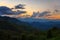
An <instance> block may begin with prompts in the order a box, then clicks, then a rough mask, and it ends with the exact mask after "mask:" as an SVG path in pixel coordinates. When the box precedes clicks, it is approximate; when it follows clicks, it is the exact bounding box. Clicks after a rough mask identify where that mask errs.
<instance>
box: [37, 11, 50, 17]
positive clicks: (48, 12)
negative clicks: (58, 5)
mask: <svg viewBox="0 0 60 40" xmlns="http://www.w3.org/2000/svg"><path fill="white" fill-rule="evenodd" d="M49 15H50V11H43V12H41V13H40V14H39V15H38V16H39V17H43V16H49Z"/></svg>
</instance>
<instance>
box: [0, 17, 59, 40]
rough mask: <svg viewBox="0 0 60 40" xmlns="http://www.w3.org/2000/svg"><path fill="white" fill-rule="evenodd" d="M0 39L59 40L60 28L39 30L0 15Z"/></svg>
mask: <svg viewBox="0 0 60 40" xmlns="http://www.w3.org/2000/svg"><path fill="white" fill-rule="evenodd" d="M0 40H60V29H58V28H56V27H54V28H52V29H50V30H47V31H40V30H37V29H35V28H32V26H30V25H29V23H26V22H21V21H19V20H17V19H15V18H10V17H1V16H0Z"/></svg>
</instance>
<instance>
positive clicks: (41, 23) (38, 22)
mask: <svg viewBox="0 0 60 40" xmlns="http://www.w3.org/2000/svg"><path fill="white" fill-rule="evenodd" d="M18 20H21V21H23V22H27V23H29V24H30V25H31V26H32V27H35V28H37V29H40V30H48V29H51V28H53V27H55V26H56V27H58V28H60V20H50V19H36V18H20V19H18Z"/></svg>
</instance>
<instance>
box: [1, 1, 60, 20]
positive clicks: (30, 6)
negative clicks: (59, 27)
mask: <svg viewBox="0 0 60 40" xmlns="http://www.w3.org/2000/svg"><path fill="white" fill-rule="evenodd" d="M14 2H15V3H14ZM16 3H17V4H25V5H26V6H25V9H24V10H25V11H27V12H26V13H25V14H20V15H18V16H19V17H27V16H29V17H30V16H32V15H33V12H37V11H39V12H42V11H46V10H51V11H53V10H55V9H59V10H60V4H59V3H60V2H59V0H57V1H56V0H55V1H54V0H51V1H48V0H37V1H36V0H30V1H28V0H26V1H25V0H18V1H17V0H15V1H14V0H0V6H7V7H9V8H14V6H15V5H17V4H16ZM15 11H16V10H15ZM52 14H53V13H52ZM45 18H48V19H60V14H57V15H55V14H53V15H50V16H45Z"/></svg>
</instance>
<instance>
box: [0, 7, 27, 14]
mask: <svg viewBox="0 0 60 40" xmlns="http://www.w3.org/2000/svg"><path fill="white" fill-rule="evenodd" d="M22 13H26V11H20V10H17V11H12V9H11V8H9V7H6V6H0V15H19V14H22Z"/></svg>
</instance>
